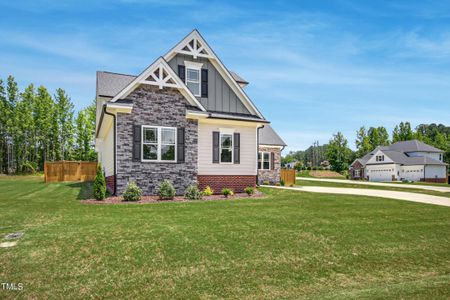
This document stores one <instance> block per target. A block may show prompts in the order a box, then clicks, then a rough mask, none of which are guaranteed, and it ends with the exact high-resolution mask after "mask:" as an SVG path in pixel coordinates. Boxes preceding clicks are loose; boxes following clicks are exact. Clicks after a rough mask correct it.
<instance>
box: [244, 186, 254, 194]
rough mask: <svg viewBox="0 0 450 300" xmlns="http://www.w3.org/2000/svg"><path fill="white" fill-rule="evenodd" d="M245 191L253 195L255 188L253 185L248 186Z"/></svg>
mask: <svg viewBox="0 0 450 300" xmlns="http://www.w3.org/2000/svg"><path fill="white" fill-rule="evenodd" d="M244 192H246V193H247V195H249V196H251V195H253V194H254V193H255V189H254V188H253V187H251V186H248V187H246V188H245V189H244Z"/></svg>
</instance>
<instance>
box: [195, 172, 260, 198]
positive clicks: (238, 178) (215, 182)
mask: <svg viewBox="0 0 450 300" xmlns="http://www.w3.org/2000/svg"><path fill="white" fill-rule="evenodd" d="M197 180H198V186H199V188H200V189H202V190H203V189H204V188H205V187H206V186H210V187H211V189H213V190H214V193H215V194H220V193H221V192H222V189H223V188H229V189H232V190H233V191H234V192H235V193H242V192H244V189H245V188H246V187H249V186H251V187H255V185H256V175H198V176H197Z"/></svg>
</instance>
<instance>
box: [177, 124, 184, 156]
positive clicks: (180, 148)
mask: <svg viewBox="0 0 450 300" xmlns="http://www.w3.org/2000/svg"><path fill="white" fill-rule="evenodd" d="M184 141H185V135H184V128H177V161H178V162H179V163H183V162H184V160H185V159H184V143H185V142H184Z"/></svg>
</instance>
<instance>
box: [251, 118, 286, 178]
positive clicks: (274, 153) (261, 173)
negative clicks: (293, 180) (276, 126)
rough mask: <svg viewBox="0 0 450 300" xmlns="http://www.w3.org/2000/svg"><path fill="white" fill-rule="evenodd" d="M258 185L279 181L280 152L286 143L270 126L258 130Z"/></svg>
mask: <svg viewBox="0 0 450 300" xmlns="http://www.w3.org/2000/svg"><path fill="white" fill-rule="evenodd" d="M258 141H259V152H258V183H260V184H261V183H263V182H266V181H268V182H269V183H277V182H279V181H280V170H281V151H283V149H284V147H286V143H285V142H284V141H283V140H282V139H281V138H280V136H279V135H278V134H277V133H276V132H275V130H273V128H272V127H270V125H264V127H262V128H260V129H259V135H258Z"/></svg>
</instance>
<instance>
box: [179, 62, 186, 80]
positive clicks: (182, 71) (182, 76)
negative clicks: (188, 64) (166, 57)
mask: <svg viewBox="0 0 450 300" xmlns="http://www.w3.org/2000/svg"><path fill="white" fill-rule="evenodd" d="M178 77H180V79H181V80H182V81H183V82H184V83H186V68H185V66H183V65H178Z"/></svg>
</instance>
